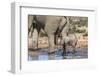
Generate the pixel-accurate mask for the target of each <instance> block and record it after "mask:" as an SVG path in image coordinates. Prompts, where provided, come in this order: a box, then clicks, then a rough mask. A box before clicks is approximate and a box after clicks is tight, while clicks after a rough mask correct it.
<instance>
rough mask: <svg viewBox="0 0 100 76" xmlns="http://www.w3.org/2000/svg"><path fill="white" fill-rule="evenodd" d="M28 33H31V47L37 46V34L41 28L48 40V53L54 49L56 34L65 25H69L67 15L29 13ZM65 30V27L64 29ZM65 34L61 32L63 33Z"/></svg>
mask: <svg viewBox="0 0 100 76" xmlns="http://www.w3.org/2000/svg"><path fill="white" fill-rule="evenodd" d="M28 20H29V21H28V26H29V30H28V33H29V35H30V33H31V35H32V34H33V45H34V46H33V48H35V47H36V46H37V41H38V35H39V33H40V31H41V30H44V32H45V33H46V34H47V37H48V40H49V41H48V42H49V53H53V52H54V51H55V44H56V39H57V37H58V35H59V34H60V33H61V32H62V30H63V29H64V28H65V26H67V28H68V26H69V24H68V21H69V20H68V17H65V16H45V15H43V16H42V15H29V17H28ZM66 30H67V29H66ZM64 34H66V32H65V33H63V35H64Z"/></svg>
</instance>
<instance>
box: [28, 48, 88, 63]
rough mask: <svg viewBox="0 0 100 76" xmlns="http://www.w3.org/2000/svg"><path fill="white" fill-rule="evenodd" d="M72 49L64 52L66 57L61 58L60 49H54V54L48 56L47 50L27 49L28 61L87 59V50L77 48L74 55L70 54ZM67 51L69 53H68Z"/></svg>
mask: <svg viewBox="0 0 100 76" xmlns="http://www.w3.org/2000/svg"><path fill="white" fill-rule="evenodd" d="M71 50H72V48H68V49H67V50H66V53H67V55H66V56H62V49H60V48H59V49H55V51H56V52H55V53H54V54H48V48H42V49H37V50H33V49H29V50H28V60H29V61H33V60H61V59H84V58H88V50H87V48H77V49H76V51H77V52H76V53H75V54H72V53H71ZM68 51H69V53H68Z"/></svg>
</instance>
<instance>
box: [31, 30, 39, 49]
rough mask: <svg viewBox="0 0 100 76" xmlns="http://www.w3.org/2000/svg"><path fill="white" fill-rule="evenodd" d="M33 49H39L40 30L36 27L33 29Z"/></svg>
mask: <svg viewBox="0 0 100 76" xmlns="http://www.w3.org/2000/svg"><path fill="white" fill-rule="evenodd" d="M32 40H33V49H37V48H38V31H37V29H34V31H33V37H32Z"/></svg>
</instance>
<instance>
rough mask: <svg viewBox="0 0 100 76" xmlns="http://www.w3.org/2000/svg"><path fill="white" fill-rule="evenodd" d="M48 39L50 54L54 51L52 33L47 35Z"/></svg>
mask: <svg viewBox="0 0 100 76" xmlns="http://www.w3.org/2000/svg"><path fill="white" fill-rule="evenodd" d="M48 40H49V54H51V53H54V52H55V44H54V35H49V36H48Z"/></svg>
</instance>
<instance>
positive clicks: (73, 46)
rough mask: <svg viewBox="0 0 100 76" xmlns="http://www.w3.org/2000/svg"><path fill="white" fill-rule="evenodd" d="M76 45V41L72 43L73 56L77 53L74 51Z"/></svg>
mask: <svg viewBox="0 0 100 76" xmlns="http://www.w3.org/2000/svg"><path fill="white" fill-rule="evenodd" d="M76 45H77V41H74V42H73V43H72V48H73V50H72V54H75V53H76V52H77V51H76Z"/></svg>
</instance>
